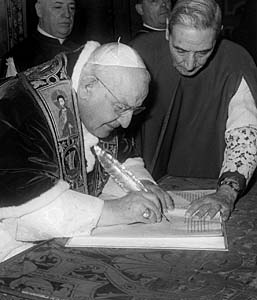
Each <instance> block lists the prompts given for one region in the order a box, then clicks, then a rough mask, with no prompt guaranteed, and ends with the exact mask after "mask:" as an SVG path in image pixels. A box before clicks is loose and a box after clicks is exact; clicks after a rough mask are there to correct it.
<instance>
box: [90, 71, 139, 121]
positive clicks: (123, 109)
mask: <svg viewBox="0 0 257 300" xmlns="http://www.w3.org/2000/svg"><path fill="white" fill-rule="evenodd" d="M95 78H96V79H97V80H98V81H99V82H100V83H101V84H102V86H103V87H104V88H105V89H106V90H107V91H108V92H109V93H110V94H111V95H112V97H113V98H114V99H115V100H116V101H117V102H114V103H113V105H114V111H115V113H116V114H117V115H119V116H122V115H125V114H127V113H128V112H130V111H132V112H133V115H137V114H139V113H141V112H142V111H143V110H145V107H144V106H129V105H127V104H124V103H121V102H120V100H119V99H118V98H117V97H116V96H115V95H114V94H113V92H112V91H111V90H110V89H109V88H108V87H107V85H106V84H105V83H104V82H103V81H102V80H101V79H100V78H98V77H96V76H95Z"/></svg>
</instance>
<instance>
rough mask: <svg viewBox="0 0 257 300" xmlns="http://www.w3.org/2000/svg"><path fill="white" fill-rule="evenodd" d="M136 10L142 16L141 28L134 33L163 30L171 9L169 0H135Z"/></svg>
mask: <svg viewBox="0 0 257 300" xmlns="http://www.w3.org/2000/svg"><path fill="white" fill-rule="evenodd" d="M135 8H136V11H137V13H138V14H139V15H140V16H141V18H142V22H143V24H142V28H141V29H140V30H139V31H138V32H137V33H136V35H139V34H141V33H147V32H152V31H165V29H166V24H167V19H169V15H170V10H171V1H170V0H137V2H136V6H135Z"/></svg>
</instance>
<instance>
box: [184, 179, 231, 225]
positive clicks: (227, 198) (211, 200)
mask: <svg viewBox="0 0 257 300" xmlns="http://www.w3.org/2000/svg"><path fill="white" fill-rule="evenodd" d="M236 198H237V193H236V192H235V191H234V190H233V189H231V188H230V187H229V186H225V185H223V186H220V187H219V188H218V190H217V191H216V192H215V193H213V194H209V195H205V196H203V197H201V198H199V199H197V200H195V201H193V202H192V203H191V205H190V206H189V207H188V209H187V211H186V216H189V217H190V216H197V217H199V218H202V217H206V216H209V217H210V218H213V217H214V216H215V215H216V214H217V212H221V216H222V219H223V220H224V221H226V220H228V219H229V217H230V215H231V213H232V211H233V209H234V204H235V201H236Z"/></svg>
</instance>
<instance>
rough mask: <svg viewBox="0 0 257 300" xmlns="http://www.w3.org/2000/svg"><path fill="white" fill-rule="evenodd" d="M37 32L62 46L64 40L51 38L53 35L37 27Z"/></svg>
mask: <svg viewBox="0 0 257 300" xmlns="http://www.w3.org/2000/svg"><path fill="white" fill-rule="evenodd" d="M37 31H38V32H40V33H41V34H43V35H44V36H47V37H50V38H52V39H56V40H58V41H59V42H60V44H62V43H63V42H64V41H65V39H60V38H57V37H55V36H53V35H51V34H49V33H47V32H46V31H44V30H43V29H42V28H40V27H39V25H38V26H37Z"/></svg>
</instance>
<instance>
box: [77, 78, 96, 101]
mask: <svg viewBox="0 0 257 300" xmlns="http://www.w3.org/2000/svg"><path fill="white" fill-rule="evenodd" d="M96 83H97V79H96V78H95V77H94V76H92V75H86V74H85V75H84V76H82V77H81V78H80V80H79V85H78V96H79V98H81V99H86V98H88V96H89V95H90V94H91V93H92V90H93V89H94V87H95V85H96Z"/></svg>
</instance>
